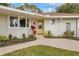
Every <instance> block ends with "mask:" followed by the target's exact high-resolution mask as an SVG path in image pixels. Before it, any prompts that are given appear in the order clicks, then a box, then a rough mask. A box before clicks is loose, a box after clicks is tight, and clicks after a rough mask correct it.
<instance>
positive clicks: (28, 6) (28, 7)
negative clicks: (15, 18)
mask: <svg viewBox="0 0 79 59" xmlns="http://www.w3.org/2000/svg"><path fill="white" fill-rule="evenodd" d="M17 9H20V10H26V9H27V10H37V11H38V12H42V11H41V10H40V9H39V8H38V7H37V6H35V5H32V4H28V3H25V4H24V5H22V6H20V7H17Z"/></svg>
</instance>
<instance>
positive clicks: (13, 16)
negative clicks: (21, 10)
mask: <svg viewBox="0 0 79 59" xmlns="http://www.w3.org/2000/svg"><path fill="white" fill-rule="evenodd" d="M10 17H17V21H18V26H17V27H15V26H14V27H11V26H10V23H11V22H10ZM8 19H9V20H8V24H9V28H19V17H18V16H9V17H8Z"/></svg>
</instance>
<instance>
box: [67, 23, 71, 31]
mask: <svg viewBox="0 0 79 59" xmlns="http://www.w3.org/2000/svg"><path fill="white" fill-rule="evenodd" d="M68 25H69V27H67V26H68ZM66 31H71V23H66Z"/></svg>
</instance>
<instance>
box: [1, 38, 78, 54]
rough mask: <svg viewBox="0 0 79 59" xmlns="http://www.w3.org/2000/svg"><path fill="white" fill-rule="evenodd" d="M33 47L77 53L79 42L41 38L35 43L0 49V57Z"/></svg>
mask: <svg viewBox="0 0 79 59" xmlns="http://www.w3.org/2000/svg"><path fill="white" fill-rule="evenodd" d="M33 45H47V46H52V47H57V48H63V49H67V50H72V51H79V41H75V40H69V39H64V38H62V39H60V38H53V39H47V38H43V37H38V39H37V40H35V41H31V42H26V43H21V44H16V45H11V46H7V47H3V48H0V55H3V54H6V53H9V52H12V51H15V50H18V49H22V48H26V47H29V46H33Z"/></svg>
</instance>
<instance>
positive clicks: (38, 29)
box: [37, 20, 44, 35]
mask: <svg viewBox="0 0 79 59" xmlns="http://www.w3.org/2000/svg"><path fill="white" fill-rule="evenodd" d="M43 27H44V22H43V20H39V21H38V28H37V33H38V34H39V35H42V34H43Z"/></svg>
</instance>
